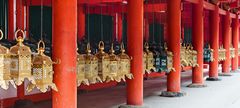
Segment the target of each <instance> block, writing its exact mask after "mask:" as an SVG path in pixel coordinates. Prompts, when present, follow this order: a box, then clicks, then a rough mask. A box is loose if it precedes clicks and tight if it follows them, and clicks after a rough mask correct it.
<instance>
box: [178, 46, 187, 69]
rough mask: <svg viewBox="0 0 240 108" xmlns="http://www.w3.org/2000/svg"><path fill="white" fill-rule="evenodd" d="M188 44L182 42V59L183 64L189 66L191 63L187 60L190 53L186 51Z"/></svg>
mask: <svg viewBox="0 0 240 108" xmlns="http://www.w3.org/2000/svg"><path fill="white" fill-rule="evenodd" d="M186 50H187V49H186V45H185V44H184V43H182V45H181V50H180V61H181V66H188V65H189V63H188V61H187V58H188V54H187V51H186Z"/></svg>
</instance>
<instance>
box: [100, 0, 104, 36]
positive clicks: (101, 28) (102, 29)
mask: <svg viewBox="0 0 240 108" xmlns="http://www.w3.org/2000/svg"><path fill="white" fill-rule="evenodd" d="M101 4H102V0H101ZM101 4H100V11H101V16H100V17H101V41H103V15H102V13H103V12H102V5H101Z"/></svg>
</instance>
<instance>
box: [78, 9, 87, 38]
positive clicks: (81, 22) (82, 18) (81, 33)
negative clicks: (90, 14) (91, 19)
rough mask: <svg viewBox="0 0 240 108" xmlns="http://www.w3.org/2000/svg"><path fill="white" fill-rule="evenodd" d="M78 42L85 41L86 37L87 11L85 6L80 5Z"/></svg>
mask: <svg viewBox="0 0 240 108" xmlns="http://www.w3.org/2000/svg"><path fill="white" fill-rule="evenodd" d="M77 21H78V23H77V24H78V25H77V27H78V32H77V36H78V41H81V40H82V39H84V36H85V9H84V6H83V5H78V20H77Z"/></svg>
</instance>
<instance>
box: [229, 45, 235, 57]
mask: <svg viewBox="0 0 240 108" xmlns="http://www.w3.org/2000/svg"><path fill="white" fill-rule="evenodd" d="M234 57H235V48H233V45H232V44H231V47H230V58H234Z"/></svg>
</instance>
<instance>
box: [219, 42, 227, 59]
mask: <svg viewBox="0 0 240 108" xmlns="http://www.w3.org/2000/svg"><path fill="white" fill-rule="evenodd" d="M218 51H219V58H218V61H223V60H225V59H226V49H224V48H223V45H221V46H220V48H219V50H218Z"/></svg>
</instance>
